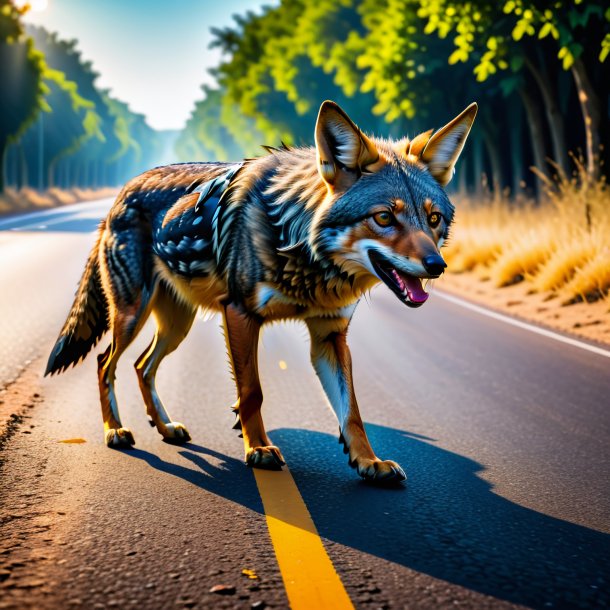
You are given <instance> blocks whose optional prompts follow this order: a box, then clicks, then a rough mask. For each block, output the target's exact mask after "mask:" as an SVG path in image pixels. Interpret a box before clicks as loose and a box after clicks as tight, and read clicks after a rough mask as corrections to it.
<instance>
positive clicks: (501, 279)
mask: <svg viewBox="0 0 610 610" xmlns="http://www.w3.org/2000/svg"><path fill="white" fill-rule="evenodd" d="M576 164H577V171H576V172H575V175H574V176H572V177H571V178H568V177H566V176H565V175H563V174H561V172H559V177H558V179H557V181H555V182H552V181H551V180H549V179H548V178H546V177H543V180H544V182H545V186H546V191H547V193H546V195H547V197H546V200H545V202H544V203H542V204H540V205H535V204H533V203H532V202H524V201H520V202H516V203H508V202H507V201H506V200H505V199H503V198H501V197H496V198H494V199H490V198H488V199H487V200H486V201H484V202H478V203H474V202H471V201H459V202H458V204H457V209H458V213H457V221H456V224H455V227H454V229H453V233H452V238H451V240H450V243H449V244H448V246H447V251H446V258H447V262H448V264H449V268H450V270H452V271H454V272H456V271H457V272H460V271H475V272H476V273H477V275H479V276H480V277H484V278H485V279H489V280H491V282H492V283H493V284H494V285H495V286H507V285H510V284H514V283H518V282H525V283H526V284H527V286H528V289H529V290H531V291H532V292H550V293H551V294H553V295H556V296H557V297H559V299H560V300H561V301H562V302H564V303H568V302H574V301H594V300H599V299H606V300H607V302H608V304H609V305H610V296H609V291H610V189H609V188H608V186H607V185H606V184H605V182H604V181H603V180H602V181H600V182H597V183H591V181H589V180H587V178H586V175H585V172H584V168H583V167H582V165H581V164H580V163H579V162H578V161H576Z"/></svg>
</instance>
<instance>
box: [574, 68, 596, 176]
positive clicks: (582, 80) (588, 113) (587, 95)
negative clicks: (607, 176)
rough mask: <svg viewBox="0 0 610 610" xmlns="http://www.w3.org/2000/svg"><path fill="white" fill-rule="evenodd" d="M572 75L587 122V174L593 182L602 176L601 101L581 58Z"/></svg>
mask: <svg viewBox="0 0 610 610" xmlns="http://www.w3.org/2000/svg"><path fill="white" fill-rule="evenodd" d="M572 75H573V76H574V82H575V84H576V90H577V91H578V100H579V101H580V108H581V110H582V116H583V119H584V122H585V137H586V151H587V174H588V175H589V178H591V179H592V180H598V179H599V176H600V168H599V153H600V145H601V138H600V131H599V129H600V123H601V111H600V101H599V97H598V96H597V93H596V92H595V90H594V89H593V87H592V86H591V81H590V79H589V76H588V74H587V69H586V67H585V64H584V63H583V61H582V60H581V59H580V58H578V59H575V60H574V63H573V64H572Z"/></svg>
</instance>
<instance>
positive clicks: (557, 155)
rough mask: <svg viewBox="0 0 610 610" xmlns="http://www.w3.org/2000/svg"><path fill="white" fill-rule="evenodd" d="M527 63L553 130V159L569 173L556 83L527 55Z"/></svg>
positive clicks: (562, 119)
mask: <svg viewBox="0 0 610 610" xmlns="http://www.w3.org/2000/svg"><path fill="white" fill-rule="evenodd" d="M525 65H526V66H527V68H528V69H529V71H530V73H531V74H532V76H533V77H534V80H535V81H536V83H537V84H538V87H539V89H540V93H542V98H543V99H544V109H545V113H546V118H547V120H548V123H549V127H550V130H551V143H552V146H553V160H554V161H555V163H557V165H559V167H560V168H561V169H562V170H563V172H564V173H565V174H568V173H569V169H570V162H569V159H568V147H567V144H566V135H565V127H564V118H563V116H562V114H561V110H560V109H559V104H558V100H559V96H558V94H557V87H556V84H555V83H553V81H552V80H551V78H549V75H548V73H547V72H546V70H545V69H544V68H538V67H537V66H536V65H535V64H534V62H533V61H532V60H531V59H529V58H527V57H526V59H525Z"/></svg>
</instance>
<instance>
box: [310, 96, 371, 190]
mask: <svg viewBox="0 0 610 610" xmlns="http://www.w3.org/2000/svg"><path fill="white" fill-rule="evenodd" d="M315 135H316V149H317V153H318V170H319V172H320V176H322V178H323V179H324V181H325V182H326V183H327V184H329V185H330V186H334V187H339V188H341V187H348V186H350V185H351V184H353V183H354V182H355V181H356V180H357V179H358V175H359V173H360V171H361V170H363V169H364V168H365V167H366V166H367V165H371V164H373V163H375V162H376V161H377V160H378V159H379V152H378V151H377V148H376V147H375V145H374V144H373V142H371V140H369V138H367V137H366V136H365V135H364V134H363V133H362V132H361V131H360V129H358V127H357V126H356V125H355V123H354V122H353V121H352V120H351V119H350V118H349V117H348V116H347V114H345V112H343V110H341V108H339V106H337V104H335V102H330V101H326V102H324V103H323V104H322V106H320V112H319V113H318V121H317V123H316V134H315Z"/></svg>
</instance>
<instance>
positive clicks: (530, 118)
mask: <svg viewBox="0 0 610 610" xmlns="http://www.w3.org/2000/svg"><path fill="white" fill-rule="evenodd" d="M519 95H520V96H521V99H522V100H523V106H524V107H525V113H526V115H527V124H528V126H529V130H530V137H531V145H532V152H533V153H534V165H535V167H536V168H538V170H539V171H541V172H545V171H546V151H545V147H544V123H543V121H542V113H541V112H540V105H539V104H538V102H537V101H536V99H535V98H534V96H533V95H532V94H531V93H530V92H529V90H528V89H527V88H523V89H520V90H519ZM542 192H543V190H542V181H541V180H540V178H539V177H538V176H536V193H537V196H538V197H540V196H541V195H542Z"/></svg>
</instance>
